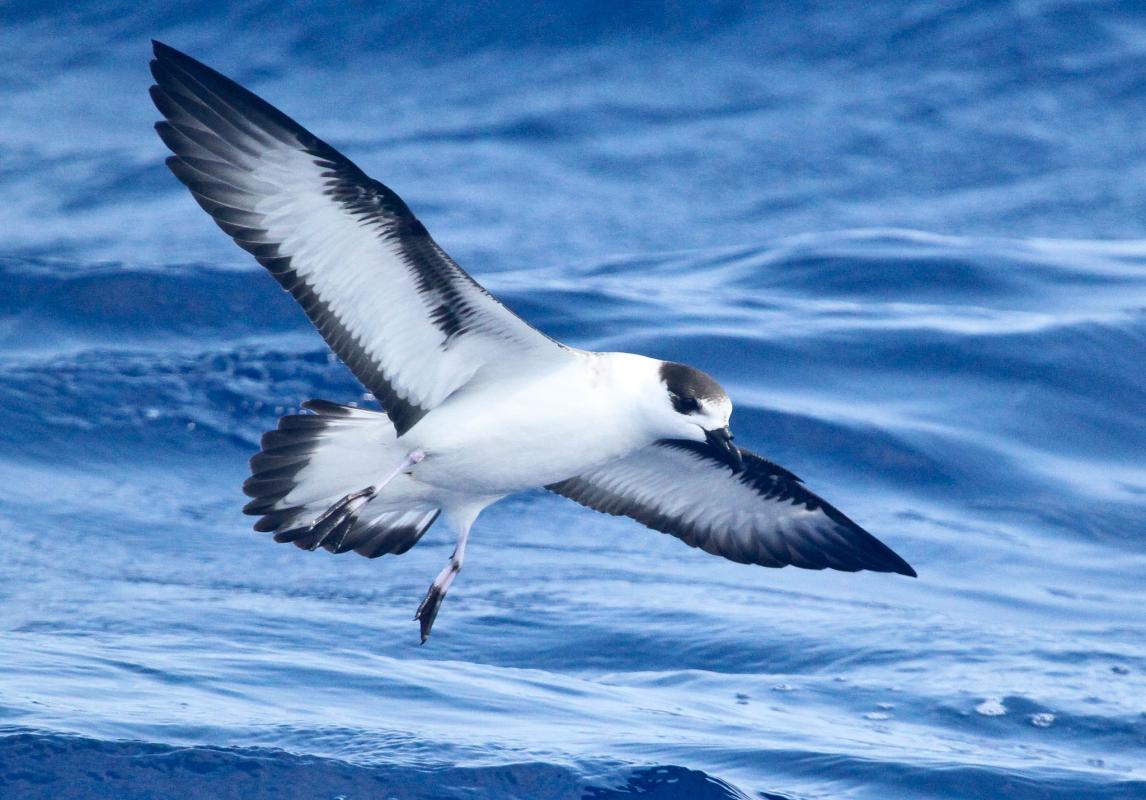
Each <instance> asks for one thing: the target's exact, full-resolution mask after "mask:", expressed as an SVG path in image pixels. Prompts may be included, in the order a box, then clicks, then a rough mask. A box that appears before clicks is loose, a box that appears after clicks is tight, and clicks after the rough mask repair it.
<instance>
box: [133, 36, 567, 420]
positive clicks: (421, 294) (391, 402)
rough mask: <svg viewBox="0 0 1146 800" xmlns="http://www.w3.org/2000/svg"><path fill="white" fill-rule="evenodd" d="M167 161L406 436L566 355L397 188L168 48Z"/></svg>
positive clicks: (159, 89)
mask: <svg viewBox="0 0 1146 800" xmlns="http://www.w3.org/2000/svg"><path fill="white" fill-rule="evenodd" d="M151 71H152V74H153V75H154V76H155V81H156V85H155V86H153V87H151V96H152V99H153V100H154V101H155V105H156V107H158V108H159V110H160V112H162V114H163V116H164V117H166V120H165V121H163V122H160V123H158V125H157V126H156V129H157V130H158V132H159V135H160V137H162V139H163V141H164V143H166V145H167V146H168V147H169V148H170V149H171V151H172V152H173V153H174V154H175V155H174V156H172V157H171V158H169V159H168V160H167V165H168V166H169V167H170V168H171V171H172V172H174V173H175V176H176V177H177V178H179V180H181V181H182V182H183V183H184V184H185V185H186V186H187V188H188V189H190V190H191V194H192V195H193V196H194V197H195V199H196V200H197V201H198V202H199V205H200V206H202V207H203V209H204V210H205V211H206V212H207V213H208V214H210V215H211V217H212V218H213V219H214V220H215V223H216V224H217V225H218V226H219V227H220V228H222V229H223V230H224V231H225V232H226V233H227V234H229V235H230V236H231V238H233V239H234V240H235V243H236V244H238V245H239V246H240V247H242V248H243V249H244V250H246V251H248V252H249V253H251V254H252V255H254V256H255V258H256V259H258V261H259V263H261V264H262V265H263V266H264V267H266V268H267V269H268V270H269V271H270V272H271V274H272V275H274V277H275V278H276V279H277V280H278V281H279V283H280V284H282V286H283V288H284V289H287V290H288V291H290V293H291V294H292V295H294V298H295V299H296V300H297V301H298V302H299V304H300V305H301V306H302V307H303V309H304V310H305V311H306V313H307V316H308V317H310V321H311V322H312V323H314V325H315V327H316V328H318V330H319V332H320V333H321V334H322V336H323V338H325V339H326V342H327V344H329V345H330V347H331V349H333V350H334V352H335V353H336V354H337V355H338V357H339V358H341V359H342V360H343V361H344V362H345V363H346V365H347V366H349V367H350V369H351V371H352V372H353V373H354V375H355V376H356V377H357V378H358V379H359V380H360V381H361V382H362V383H363V385H365V386H366V388H368V389H369V390H370V391H371V392H373V393H374V395H375V396H376V397H377V398H378V400H379V401H380V402H381V403H382V406H383V408H384V409H385V410H386V413H387V414H388V415H389V416H390V419H391V420H392V421H393V423H394V427H395V428H396V429H397V431H398V434H399V435H401V434H403V433H405V432H406V431H407V430H409V429H410V428H411V427H413V426H414V425H415V424H416V423H417V422H418V420H419V419H421V418H422V416H423V415H425V414H426V413H427V412H428V411H429V410H430V409H432V408H434V407H435V406H436V405H438V404H439V403H441V402H442V401H443V400H444V399H445V398H446V397H448V396H450V395H451V394H452V393H454V392H456V391H457V390H458V389H459V388H461V387H462V386H465V385H466V384H467V383H470V382H471V381H474V380H483V379H485V378H493V379H497V378H499V377H501V376H502V375H503V374H504V373H508V372H509V371H512V372H513V373H515V374H519V373H520V372H522V371H528V370H531V369H535V370H539V371H541V370H547V369H550V368H553V367H554V366H557V365H559V364H560V363H561V362H562V360H563V359H564V358H566V357H568V355H569V351H568V350H567V349H566V348H564V347H562V346H561V345H559V344H558V343H556V342H554V341H553V340H551V339H549V338H547V337H546V336H544V335H543V334H541V333H539V332H538V331H536V330H535V329H533V328H532V327H530V326H529V325H528V324H526V323H525V322H524V321H523V320H521V319H520V318H519V317H517V316H516V315H515V314H513V312H511V311H509V310H508V309H507V308H505V307H504V306H503V305H502V304H501V303H499V302H498V301H497V300H496V299H494V298H493V297H492V296H491V295H490V294H489V293H488V292H486V290H485V289H483V288H482V287H481V286H479V285H478V284H477V282H476V281H474V280H473V279H472V278H471V277H470V276H469V275H467V274H466V273H465V272H464V271H463V270H462V269H461V267H459V266H458V265H457V264H455V263H454V261H453V260H452V259H451V258H450V257H449V256H448V255H446V253H445V252H444V251H443V250H442V249H441V248H440V247H438V245H437V243H436V242H434V240H433V239H432V238H430V234H429V233H428V232H427V231H426V228H425V227H424V226H423V225H422V223H421V222H419V221H418V220H417V218H416V217H415V216H414V215H413V213H411V211H410V209H409V208H408V207H407V206H406V204H405V203H404V202H402V199H401V198H400V197H398V195H396V194H395V193H394V192H393V191H391V190H390V189H389V188H387V187H386V186H384V185H383V184H381V183H379V182H378V181H375V180H372V179H371V178H369V177H367V176H366V174H365V173H363V172H362V170H360V169H359V168H358V167H357V166H355V165H354V164H353V163H352V162H351V161H350V160H349V159H348V158H346V157H345V156H343V155H342V154H341V153H339V152H338V151H337V150H335V149H334V148H333V147H331V146H330V145H328V144H327V143H325V142H323V141H321V140H320V139H318V138H316V137H315V136H314V135H313V134H311V133H310V132H309V131H307V130H306V129H304V128H303V127H302V126H301V125H299V124H298V123H297V122H295V121H294V120H292V119H291V118H290V117H288V116H287V115H286V114H283V113H282V112H281V111H279V110H278V109H277V108H275V107H274V106H272V105H270V104H269V103H267V102H266V101H265V100H263V99H261V98H259V97H257V96H256V95H254V94H252V93H251V92H249V91H247V90H246V89H244V88H243V87H241V86H239V85H238V84H237V83H235V82H233V81H231V80H230V79H228V78H225V77H224V76H222V75H220V74H219V73H218V72H215V71H214V70H212V69H210V68H209V67H207V66H205V65H203V64H201V63H199V62H198V61H196V60H195V59H193V58H191V57H190V56H187V55H184V54H183V53H180V52H179V51H178V50H175V49H173V48H171V47H168V46H166V45H164V44H161V43H159V42H156V43H155V60H154V61H152V62H151Z"/></svg>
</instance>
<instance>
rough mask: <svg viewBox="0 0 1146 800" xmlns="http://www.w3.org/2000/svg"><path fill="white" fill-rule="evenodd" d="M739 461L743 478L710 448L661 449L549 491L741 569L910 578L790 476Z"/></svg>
mask: <svg viewBox="0 0 1146 800" xmlns="http://www.w3.org/2000/svg"><path fill="white" fill-rule="evenodd" d="M740 453H741V456H742V457H743V459H744V469H743V471H741V472H733V470H732V468H731V467H730V466H728V464H727V463H726V462H725V461H724V460H722V459H721V457H720V456H719V455H718V454H716V453H715V451H714V449H713V448H712V447H711V446H710V445H708V444H705V443H698V442H691V441H685V440H677V439H672V440H664V441H660V442H657V443H656V444H652V445H649V446H648V447H644V448H642V449H640V450H637V451H636V452H634V453H632V454H630V455H628V456H626V457H625V458H622V459H619V460H617V461H613V462H611V463H609V464H606V465H604V466H601V467H598V468H596V469H593V470H590V471H589V472H586V473H584V474H583V475H578V476H577V477H575V478H570V479H568V480H565V481H561V482H560V483H555V484H552V485H550V486H547V487H546V488H547V489H549V490H550V491H552V492H556V493H557V494H560V495H564V496H565V497H568V498H570V499H571V500H575V501H577V502H578V503H580V504H581V505H584V506H588V507H589V508H592V509H594V510H596V511H601V512H603V513H605V514H613V515H618V516H626V517H632V518H633V519H635V520H636V521H637V522H640V523H643V524H644V525H646V526H648V527H650V528H652V529H653V530H657V531H661V532H663V533H671V534H672V535H673V536H675V537H677V538H678V539H680V540H682V541H683V542H685V543H686V544H688V545H690V546H692V547H699V548H700V549H702V550H704V551H705V552H708V553H712V554H713V555H718V556H723V557H724V558H727V559H730V560H732V561H739V562H740V563H743V564H759V565H761V566H765V567H784V566H787V565H789V564H790V565H792V566H796V567H803V568H805V569H838V570H842V571H845V572H857V571H859V570H864V569H866V570H872V571H875V572H898V573H900V574H901V575H910V576H912V577H914V576H915V570H913V569H912V568H911V567H910V566H909V565H908V564H907V562H906V561H904V560H903V559H902V558H900V557H899V556H898V555H896V554H895V553H894V552H892V551H891V549H890V548H888V547H887V546H886V545H885V544H883V543H882V542H880V541H879V540H878V539H876V538H875V537H874V536H872V535H871V534H870V533H868V532H867V531H865V530H864V529H863V528H861V527H860V526H859V525H856V524H855V523H854V522H852V521H851V520H850V519H848V518H847V517H845V516H844V515H843V514H842V513H840V512H839V511H837V510H836V509H835V508H834V507H833V506H831V505H830V504H828V503H827V502H825V501H824V500H822V499H821V498H820V497H818V496H817V495H815V494H813V493H812V492H811V491H809V490H808V489H807V488H806V487H805V486H804V484H803V482H802V481H801V480H800V479H799V478H797V477H796V476H795V475H793V474H792V473H791V472H788V471H787V470H786V469H784V468H783V467H779V466H777V465H776V464H773V463H772V462H770V461H766V460H765V459H763V458H760V457H759V456H757V455H754V454H753V453H750V452H748V451H747V450H744V449H741V450H740Z"/></svg>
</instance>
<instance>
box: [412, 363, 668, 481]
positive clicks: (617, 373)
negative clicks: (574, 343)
mask: <svg viewBox="0 0 1146 800" xmlns="http://www.w3.org/2000/svg"><path fill="white" fill-rule="evenodd" d="M621 355H622V354H597V353H582V354H578V357H577V358H575V359H572V360H570V361H569V362H567V363H566V364H563V365H560V366H559V368H557V369H554V370H553V371H552V372H549V373H545V374H542V375H539V376H538V375H534V376H530V377H528V378H525V379H522V380H520V381H506V380H499V381H497V382H495V383H492V384H491V385H488V386H483V385H482V384H481V382H480V378H479V379H478V380H477V381H475V382H473V383H471V385H470V386H469V387H467V389H466V391H465V392H464V393H460V395H459V396H458V397H457V398H456V399H455V400H448V401H447V402H445V403H443V404H442V405H441V406H440V407H438V408H436V409H435V410H434V411H432V412H431V413H430V414H428V415H427V416H426V417H425V418H424V419H422V420H421V422H419V424H418V425H417V426H415V428H413V429H412V430H411V431H410V432H409V433H408V434H407V435H406V436H405V437H403V440H402V441H403V442H406V441H409V443H410V446H411V447H412V448H414V447H416V448H419V449H421V450H423V451H424V452H425V453H426V458H425V460H424V461H423V462H422V463H421V464H419V465H418V467H417V470H416V471H415V478H416V479H417V480H419V481H422V482H425V483H428V484H431V485H435V486H439V487H441V488H443V489H450V490H452V491H458V490H464V491H467V492H470V491H472V492H473V493H475V494H482V495H502V494H508V493H510V492H516V491H521V490H523V489H530V488H535V487H540V486H545V485H547V484H550V483H554V482H556V481H560V480H564V479H566V478H569V477H572V476H574V475H578V474H580V473H581V472H583V471H585V470H586V469H589V468H591V467H594V466H597V465H599V464H602V463H606V462H608V461H611V460H613V459H615V458H619V457H621V456H623V455H625V454H627V453H629V452H632V451H633V450H634V449H636V448H638V447H643V446H645V445H646V444H649V443H650V441H652V438H654V437H652V436H651V434H650V433H649V432H648V431H647V430H646V429H645V426H644V425H643V422H642V414H641V400H642V398H641V389H642V388H645V384H646V383H647V381H648V376H647V375H646V374H645V373H646V372H649V367H648V366H647V365H646V364H645V363H644V362H646V361H649V359H644V358H642V357H637V356H624V357H623V358H622V357H621Z"/></svg>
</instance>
